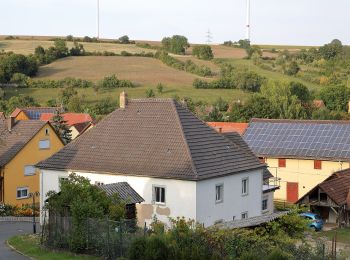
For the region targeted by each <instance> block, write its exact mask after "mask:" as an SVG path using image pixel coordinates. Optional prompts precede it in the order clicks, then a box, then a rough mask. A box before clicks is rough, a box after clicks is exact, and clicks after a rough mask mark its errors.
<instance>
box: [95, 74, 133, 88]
mask: <svg viewBox="0 0 350 260" xmlns="http://www.w3.org/2000/svg"><path fill="white" fill-rule="evenodd" d="M132 87H134V84H133V83H132V82H131V81H129V80H121V79H118V78H117V76H116V75H115V74H113V75H112V76H107V77H104V78H103V80H101V81H100V82H99V83H98V88H105V89H113V88H132Z"/></svg>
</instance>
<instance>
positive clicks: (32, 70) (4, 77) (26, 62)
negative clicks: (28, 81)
mask: <svg viewBox="0 0 350 260" xmlns="http://www.w3.org/2000/svg"><path fill="white" fill-rule="evenodd" d="M37 71H38V64H37V62H36V59H35V58H34V56H24V55H22V54H14V53H9V54H4V55H0V82H9V81H10V80H11V78H12V76H13V74H15V73H22V74H24V75H27V76H34V75H35V74H36V73H37Z"/></svg>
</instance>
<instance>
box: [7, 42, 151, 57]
mask: <svg viewBox="0 0 350 260" xmlns="http://www.w3.org/2000/svg"><path fill="white" fill-rule="evenodd" d="M81 44H83V45H84V49H85V50H86V51H91V52H93V51H100V52H103V51H111V52H115V53H120V52H121V51H127V52H130V53H137V52H142V51H144V52H155V50H149V49H143V48H139V47H136V45H135V44H114V43H93V42H81ZM39 45H41V46H42V47H44V48H49V47H50V46H53V45H54V42H53V41H47V40H3V41H0V51H1V50H4V51H13V52H15V53H20V54H25V55H27V54H31V53H34V50H35V48H36V47H38V46H39ZM72 46H73V43H72V42H67V47H68V48H71V47H72Z"/></svg>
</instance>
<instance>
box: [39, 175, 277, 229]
mask: <svg viewBox="0 0 350 260" xmlns="http://www.w3.org/2000/svg"><path fill="white" fill-rule="evenodd" d="M76 173H77V174H78V175H81V176H84V177H87V178H89V179H90V181H91V183H92V184H96V183H98V182H99V183H103V184H109V183H115V182H128V183H129V184H130V186H131V187H132V188H133V189H134V190H135V191H136V192H138V193H139V194H140V195H141V196H142V197H143V198H144V200H145V202H143V203H142V204H140V205H138V206H137V216H138V222H139V224H140V225H144V223H145V222H146V224H147V225H148V224H150V223H151V222H152V218H153V217H154V215H156V216H157V218H158V219H159V220H161V221H163V222H165V223H168V221H169V217H171V218H176V217H185V218H186V219H194V220H196V221H197V222H199V223H203V224H204V225H205V226H210V225H213V224H214V223H216V222H218V221H231V220H233V217H234V219H235V220H238V219H241V218H242V214H243V213H247V216H248V217H255V216H259V215H262V214H266V212H270V213H272V212H273V192H270V193H268V194H263V192H262V187H263V178H262V170H255V171H249V172H244V173H238V174H233V175H229V176H225V177H218V178H213V179H208V180H202V181H198V182H195V181H186V180H174V179H161V178H150V177H136V176H125V175H116V174H102V173H88V172H76ZM68 175H69V172H66V171H52V170H41V176H40V194H41V200H40V201H41V203H42V202H43V201H45V200H46V194H47V192H48V191H50V190H54V191H59V179H60V178H66V177H68ZM243 179H247V180H248V192H247V194H243V195H242V180H243ZM217 185H223V194H222V196H223V197H222V201H219V202H218V201H216V186H217ZM154 187H162V188H165V203H156V202H155V201H154V200H155V199H154V198H155V197H154ZM271 194H272V195H271ZM266 196H268V197H269V200H268V210H267V211H266V210H265V211H263V210H262V199H263V198H264V197H265V198H266ZM42 206H43V205H41V207H42Z"/></svg>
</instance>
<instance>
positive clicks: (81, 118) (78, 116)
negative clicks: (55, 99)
mask: <svg viewBox="0 0 350 260" xmlns="http://www.w3.org/2000/svg"><path fill="white" fill-rule="evenodd" d="M53 116H54V114H52V113H42V114H41V116H40V120H41V121H51V120H52V118H53ZM62 117H63V119H64V120H65V121H67V124H68V125H69V126H72V125H75V124H80V123H85V122H91V121H92V118H91V116H90V115H89V114H84V113H65V114H62Z"/></svg>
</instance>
